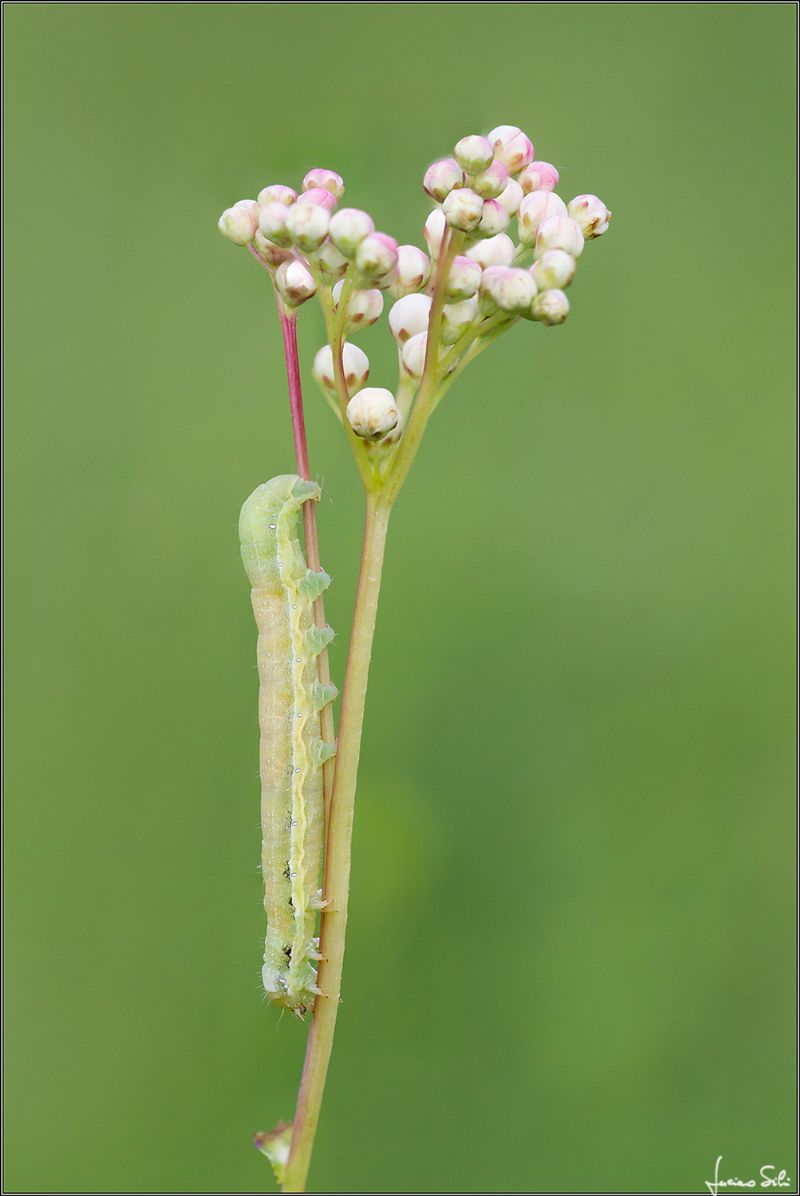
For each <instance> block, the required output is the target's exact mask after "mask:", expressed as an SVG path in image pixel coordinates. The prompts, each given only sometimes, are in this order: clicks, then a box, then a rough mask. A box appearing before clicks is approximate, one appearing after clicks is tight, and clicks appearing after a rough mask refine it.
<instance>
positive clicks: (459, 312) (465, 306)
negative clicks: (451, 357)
mask: <svg viewBox="0 0 800 1196" xmlns="http://www.w3.org/2000/svg"><path fill="white" fill-rule="evenodd" d="M477 318H478V300H477V299H476V298H475V297H474V296H473V298H472V299H462V301H461V302H460V303H446V304H445V306H444V307H443V308H442V341H443V342H444V344H446V345H454V344H455V342H456V341H457V340H458V338H459V337H460V336H461V335H462V333H464V332H466V331H467V329H468V328H469V326H470V324H474V323H475V321H476V320H477Z"/></svg>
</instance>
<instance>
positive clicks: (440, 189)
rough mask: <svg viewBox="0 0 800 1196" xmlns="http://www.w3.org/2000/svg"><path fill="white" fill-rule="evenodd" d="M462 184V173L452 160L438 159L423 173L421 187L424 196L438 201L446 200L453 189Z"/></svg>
mask: <svg viewBox="0 0 800 1196" xmlns="http://www.w3.org/2000/svg"><path fill="white" fill-rule="evenodd" d="M463 182H464V172H463V170H462V169H461V167H460V166H459V164H458V162H456V161H455V160H454V159H453V158H440V159H439V161H438V162H433V163H432V164H431V165H430V166H429V167H428V169H427V170H426V171H425V177H424V179H423V180H422V186H423V189H424V191H425V193H426V195H430V197H431V199H438V200H439V201H441V200H443V199H447V196H448V195H449V194H450V192H451V191H452V190H453V188H454V187H460V186H461V185H462V184H463Z"/></svg>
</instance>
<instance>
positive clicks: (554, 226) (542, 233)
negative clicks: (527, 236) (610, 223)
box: [533, 216, 583, 258]
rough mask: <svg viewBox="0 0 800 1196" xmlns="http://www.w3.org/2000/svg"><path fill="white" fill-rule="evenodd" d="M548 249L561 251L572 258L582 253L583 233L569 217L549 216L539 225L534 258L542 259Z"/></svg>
mask: <svg viewBox="0 0 800 1196" xmlns="http://www.w3.org/2000/svg"><path fill="white" fill-rule="evenodd" d="M548 249H563V250H564V252H565V253H569V254H571V255H572V257H580V255H581V254H582V253H583V231H582V229H581V227H580V225H579V224H576V223H575V221H574V220H572V219H571V217H569V216H550V217H548V219H547V220H543V221H542V223H541V224H540V225H539V231H538V233H537V234H536V247H535V248H534V251H533V256H534V257H535V258H540V257H542V255H543V254H545V253H547V251H548Z"/></svg>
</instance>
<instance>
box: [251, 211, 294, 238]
mask: <svg viewBox="0 0 800 1196" xmlns="http://www.w3.org/2000/svg"><path fill="white" fill-rule="evenodd" d="M292 210H293V209H292V208H288V207H286V205H285V204H282V203H268V204H265V205H264V206H263V207H260V208H259V215H258V231H259V232H260V233H261V236H262V237H266V238H267V240H268V241H272V243H273V244H274V245H283V246H287V245H291V243H292V235H291V233H290V232H289V230H288V228H287V227H286V218H287V216H288V215H289V212H290V211H292Z"/></svg>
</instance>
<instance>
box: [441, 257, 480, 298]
mask: <svg viewBox="0 0 800 1196" xmlns="http://www.w3.org/2000/svg"><path fill="white" fill-rule="evenodd" d="M480 285H481V267H480V264H479V263H478V262H476V261H474V260H473V258H471V257H456V258H453V264H452V265H451V267H450V273H449V274H448V276H447V287H446V291H447V299H448V302H456V301H457V300H459V299H469V298H470V297H471V296H472V295H474V294H476V293H477V290H478V287H479V286H480Z"/></svg>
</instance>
